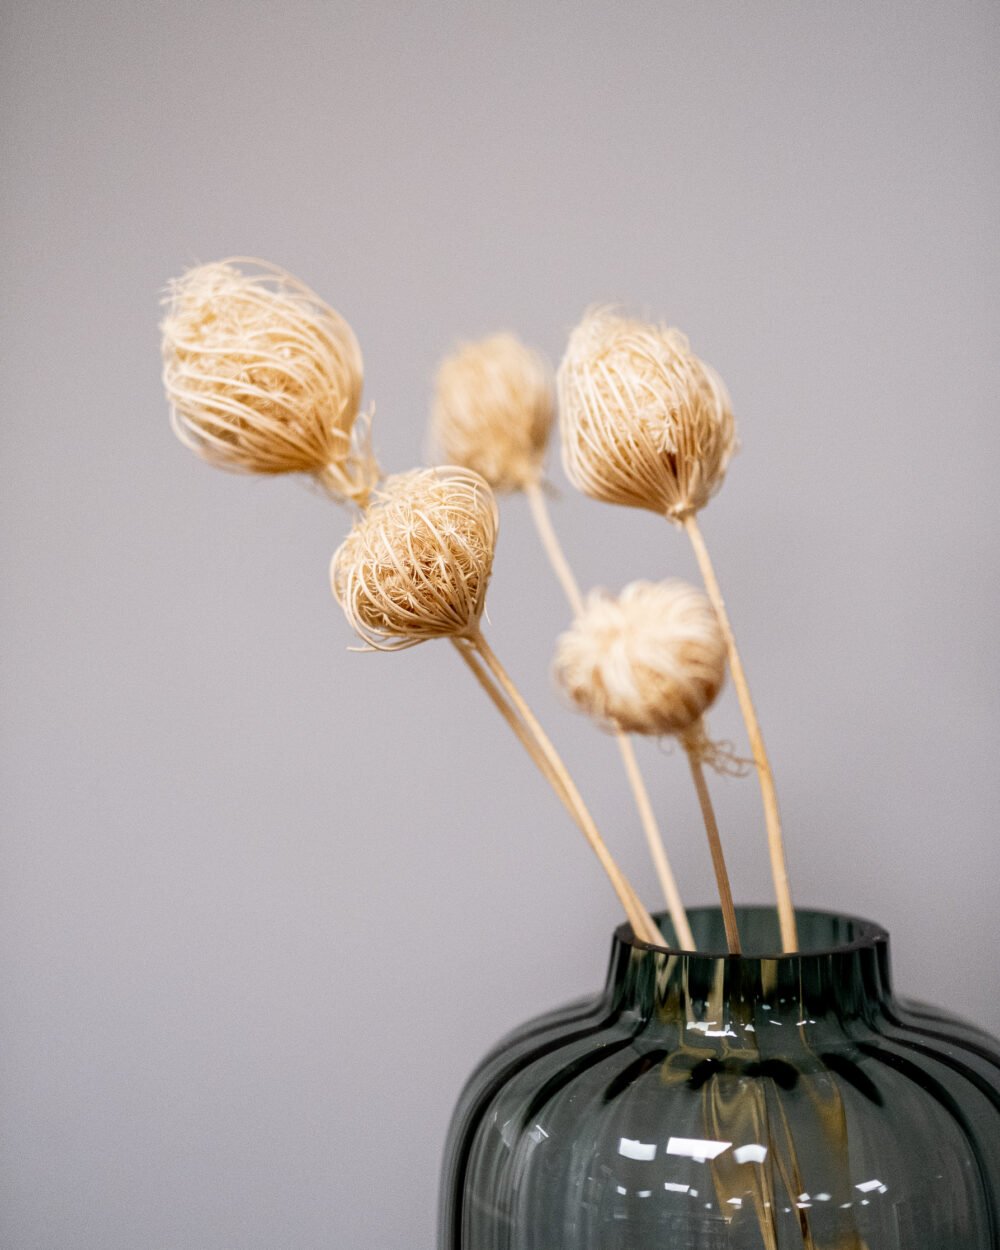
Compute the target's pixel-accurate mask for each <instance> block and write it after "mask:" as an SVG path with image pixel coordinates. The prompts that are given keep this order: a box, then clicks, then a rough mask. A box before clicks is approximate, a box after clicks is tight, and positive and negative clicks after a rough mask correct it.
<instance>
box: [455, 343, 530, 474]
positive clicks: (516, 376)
mask: <svg viewBox="0 0 1000 1250" xmlns="http://www.w3.org/2000/svg"><path fill="white" fill-rule="evenodd" d="M554 420H555V398H554V395H553V387H552V376H551V372H550V370H549V368H548V365H547V364H546V362H545V360H544V359H543V357H542V356H540V355H539V353H538V352H536V351H533V350H532V349H531V348H530V347H527V346H526V345H525V344H524V343H522V342H521V340H520V339H519V338H517V337H516V336H515V335H513V334H493V335H490V336H489V337H488V338H484V339H480V340H479V341H477V342H474V343H464V344H462V345H461V346H460V347H459V348H458V350H457V351H456V352H454V353H453V354H452V355H451V356H448V357H446V358H445V360H443V361H442V362H441V364H440V366H439V368H438V371H437V377H436V379H435V385H434V400H433V404H432V408H431V433H432V436H433V438H434V440H435V442H436V443H437V445H438V447H439V448H440V449H441V451H442V452H443V454H444V457H445V459H446V460H448V461H449V462H450V463H452V464H461V465H465V466H466V468H469V469H475V471H476V472H477V473H480V474H482V476H483V477H484V478H485V479H486V480H487V482H489V484H490V485H491V486H492V487H493V489H494V490H497V491H516V490H523V489H524V488H525V487H527V486H529V485H533V484H535V483H537V482H538V480H539V478H540V477H541V473H542V460H543V459H544V456H545V449H546V447H547V446H548V441H549V435H550V433H551V431H552V425H553V422H554Z"/></svg>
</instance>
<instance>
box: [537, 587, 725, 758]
mask: <svg viewBox="0 0 1000 1250" xmlns="http://www.w3.org/2000/svg"><path fill="white" fill-rule="evenodd" d="M725 671H726V643H725V639H724V638H723V636H722V631H721V630H720V628H719V622H718V618H717V617H716V615H715V612H714V610H713V608H712V605H711V604H710V603H709V601H708V600H707V599H706V598H705V596H704V595H703V594H702V593H701V591H699V590H696V589H695V588H694V587H693V586H689V585H688V584H687V583H686V582H680V581H665V582H655V583H654V582H632V583H631V584H630V585H628V586H626V587H625V589H624V590H623V591H622V593H621V594H620V595H619V596H618V597H617V598H614V597H613V596H611V595H608V594H605V593H602V592H594V593H592V594H590V595H589V596H588V598H587V602H586V605H585V607H584V610H583V612H582V613H581V614H580V615H579V616H578V617H577V618H576V620H575V621H574V623H573V625H572V627H571V628H570V629H569V630H568V631H567V632H566V633H564V634H563V635H562V636H561V637H560V639H559V642H558V644H557V650H556V658H555V673H556V678H557V680H558V681H559V684H560V685H561V686H562V688H563V689H564V690H565V691H566V693H567V694H568V695H569V697H570V699H572V701H573V702H574V703H575V704H576V705H577V707H579V708H580V709H581V710H582V711H584V712H586V713H588V715H590V716H592V717H594V718H595V719H596V720H597V721H599V722H600V723H601V724H603V725H604V726H605V727H608V728H611V729H621V730H624V731H625V732H627V733H639V734H656V735H660V734H677V735H682V736H683V735H685V734H688V733H693V734H694V735H695V738H696V739H697V740H698V741H700V740H701V738H702V737H703V735H702V734H701V731H700V721H701V717H702V715H703V713H704V712H705V710H706V709H707V708H708V707H709V706H710V705H711V703H712V702H713V701H714V699H715V697H716V695H717V694H718V693H719V690H720V688H721V686H722V683H723V680H724V678H725Z"/></svg>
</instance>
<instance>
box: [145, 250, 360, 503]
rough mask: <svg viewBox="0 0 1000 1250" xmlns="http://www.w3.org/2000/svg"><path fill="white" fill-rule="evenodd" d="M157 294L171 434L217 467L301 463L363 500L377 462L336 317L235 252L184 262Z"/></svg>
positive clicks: (286, 467) (355, 354) (300, 467)
mask: <svg viewBox="0 0 1000 1250" xmlns="http://www.w3.org/2000/svg"><path fill="white" fill-rule="evenodd" d="M165 303H166V306H167V311H166V315H165V316H164V318H163V323H162V327H161V329H162V334H163V384H164V388H165V390H166V394H167V399H168V400H169V402H170V407H171V421H172V424H173V428H174V431H175V433H176V434H177V436H178V438H179V439H180V440H181V442H183V443H185V444H186V445H187V446H188V447H190V448H191V449H192V450H193V451H195V452H196V453H197V454H198V455H199V456H201V457H202V458H203V459H204V460H207V461H208V462H209V463H210V464H214V465H216V466H217V467H219V468H222V469H229V470H232V471H236V472H243V473H264V474H275V473H308V474H311V475H312V476H313V477H314V478H315V479H316V480H317V481H318V482H319V483H320V485H321V486H322V487H323V488H324V489H325V490H326V491H327V492H328V493H329V494H330V495H332V496H333V497H334V498H335V499H337V500H338V501H341V502H344V501H353V502H355V503H358V504H360V505H364V504H365V503H366V502H367V499H368V496H369V494H370V492H371V489H372V487H373V486H374V484H375V482H376V481H377V480H378V477H379V470H378V465H377V463H376V461H375V459H374V456H373V455H372V452H371V449H370V446H369V443H368V418H367V417H363V416H359V414H358V405H359V402H360V399H361V388H362V380H363V366H362V359H361V349H360V348H359V346H358V342H357V339H356V338H355V337H354V332H353V331H352V330H351V327H350V326H349V325H348V324H347V322H346V321H345V320H344V318H343V317H341V316H340V314H339V313H337V312H335V311H334V309H332V308H331V307H330V306H329V305H328V304H326V303H324V301H323V300H321V299H320V297H319V296H318V295H316V294H315V292H313V291H312V290H310V289H309V287H307V286H305V285H304V284H303V283H302V282H300V281H299V280H298V279H297V278H294V277H292V276H291V274H288V273H285V272H284V270H282V269H279V268H277V267H276V266H274V265H269V264H267V263H265V262H263V261H257V260H244V259H242V258H233V259H229V260H223V261H218V262H214V263H212V264H207V265H199V266H198V267H197V268H194V269H189V270H188V271H187V272H186V273H185V274H183V275H182V276H181V277H180V278H176V279H174V280H173V281H172V282H171V283H170V285H169V288H168V294H167V298H166V300H165Z"/></svg>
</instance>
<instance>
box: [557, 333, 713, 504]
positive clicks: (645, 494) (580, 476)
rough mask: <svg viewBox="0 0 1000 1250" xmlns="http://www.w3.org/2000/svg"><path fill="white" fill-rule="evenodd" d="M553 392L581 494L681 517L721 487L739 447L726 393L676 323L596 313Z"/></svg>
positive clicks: (572, 347)
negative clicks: (666, 325)
mask: <svg viewBox="0 0 1000 1250" xmlns="http://www.w3.org/2000/svg"><path fill="white" fill-rule="evenodd" d="M558 390H559V424H560V433H561V442H562V457H563V466H564V467H565V470H566V474H567V476H568V477H569V479H570V481H572V483H573V485H574V486H576V487H577V488H578V489H579V490H581V491H583V493H584V494H585V495H590V496H591V497H592V498H594V499H600V500H603V501H604V502H605V503H619V504H626V505H628V506H630V507H634V508H648V509H650V510H651V511H653V512H658V513H661V514H663V515H665V516H667V517H669V518H670V519H671V520H674V521H677V522H680V521H682V520H683V519H684V517H685V516H687V515H688V514H690V513H692V512H697V511H698V510H699V509H700V508H703V507H704V506H705V504H706V503H708V501H709V499H710V498H711V497H712V495H714V494H715V492H716V491H717V490H718V488H719V487H720V486H721V485H722V480H723V478H724V477H725V473H726V467H727V465H728V464H729V460H730V457H731V456H732V454H733V452H734V451H735V449H736V427H735V422H734V420H733V414H732V410H731V408H730V403H729V396H728V394H727V392H726V388H725V386H724V385H723V383H722V379H721V378H720V377H719V376H718V374H716V372H715V370H714V369H712V368H711V367H710V366H709V365H707V364H705V362H704V361H702V360H699V359H698V357H697V356H696V355H695V354H694V353H693V352H692V351H691V348H690V346H689V344H688V341H687V339H686V338H685V337H684V335H683V334H681V333H680V332H679V331H678V330H671V329H666V328H664V327H662V326H657V325H652V324H649V323H646V322H643V321H635V320H632V319H630V318H627V317H622V316H619V315H618V314H617V313H615V312H612V311H609V310H608V309H597V310H595V311H592V312H590V313H588V314H587V315H586V316H585V317H584V319H583V321H581V322H580V324H579V325H578V326H577V327H576V329H575V330H574V331H573V333H572V334H571V335H570V339H569V344H568V346H567V348H566V354H565V356H564V357H563V360H562V364H561V365H560V366H559V372H558Z"/></svg>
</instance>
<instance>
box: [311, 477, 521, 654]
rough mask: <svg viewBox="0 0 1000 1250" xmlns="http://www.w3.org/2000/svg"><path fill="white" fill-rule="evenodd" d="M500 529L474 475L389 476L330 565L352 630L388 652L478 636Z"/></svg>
mask: <svg viewBox="0 0 1000 1250" xmlns="http://www.w3.org/2000/svg"><path fill="white" fill-rule="evenodd" d="M498 523H499V515H498V512H497V506H496V500H495V498H494V496H493V492H492V490H491V489H490V487H489V485H488V483H487V482H486V481H485V480H484V479H483V478H482V477H480V476H479V474H478V473H474V472H473V471H472V470H470V469H465V468H461V467H456V466H451V465H448V466H445V467H442V468H436V469H414V470H412V471H411V472H409V473H400V474H397V475H396V476H394V477H390V478H388V479H387V480H386V481H385V483H384V484H383V485H382V487H381V488H380V489H379V490H378V491H377V492H376V495H375V498H374V500H373V502H372V503H371V505H370V507H369V508H368V510H367V512H365V514H364V515H363V516H362V517H361V518H360V519H359V520H358V521H357V522H356V523H355V525H354V528H353V529H352V530H351V532H350V534H348V536H347V538H346V539H345V540H344V542H343V543H342V544H341V546H340V547H339V548H338V550H337V551H336V553H335V554H334V557H333V560H332V562H331V565H330V582H331V586H332V588H333V593H334V596H335V597H336V599H337V602H338V603H339V604H340V606H341V607H342V608H343V609H344V615H345V616H346V617H347V620H348V622H349V623H350V625H351V626H352V627H353V629H354V630H355V631H356V633H357V634H358V635H359V636H360V637H361V638H362V639H363V641H364V642H366V643H367V644H368V645H369V646H370V647H373V648H375V649H376V650H378V651H398V650H401V649H402V648H403V647H412V646H415V645H416V644H417V643H418V642H424V641H426V640H427V639H428V638H467V637H470V636H471V635H473V634H475V632H476V631H477V630H478V628H479V618H480V616H481V615H482V611H483V604H484V602H485V599H486V587H487V585H488V584H489V580H490V572H491V570H492V568H493V552H494V549H495V547H496V539H497V527H498Z"/></svg>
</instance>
